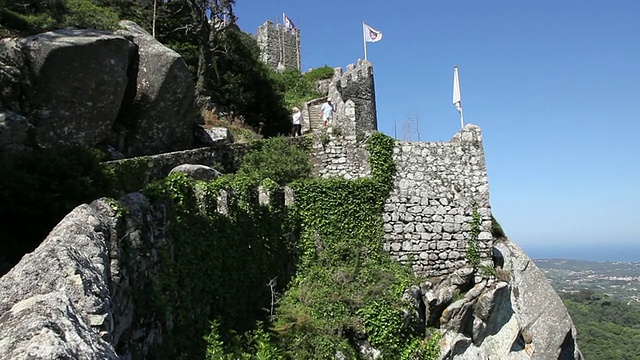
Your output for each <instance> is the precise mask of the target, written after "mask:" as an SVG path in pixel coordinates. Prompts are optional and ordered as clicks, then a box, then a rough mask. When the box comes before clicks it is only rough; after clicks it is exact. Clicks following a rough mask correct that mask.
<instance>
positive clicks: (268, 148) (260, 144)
mask: <svg viewBox="0 0 640 360" xmlns="http://www.w3.org/2000/svg"><path fill="white" fill-rule="evenodd" d="M310 173H311V165H310V164H309V153H308V150H307V149H304V148H303V145H298V144H296V143H294V142H293V141H291V140H290V139H288V138H285V137H274V138H270V139H264V140H260V141H257V142H256V143H255V148H254V149H253V150H251V151H250V152H249V153H248V154H247V155H246V156H245V157H244V158H243V159H242V163H241V165H240V168H239V169H238V174H239V175H242V176H246V177H248V178H249V179H253V182H254V183H255V184H258V183H259V182H260V181H262V180H263V179H271V180H273V181H274V182H276V183H277V184H279V185H285V184H287V183H290V182H292V181H293V180H296V179H301V178H307V177H309V175H310Z"/></svg>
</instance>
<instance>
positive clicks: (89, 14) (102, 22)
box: [0, 0, 119, 34]
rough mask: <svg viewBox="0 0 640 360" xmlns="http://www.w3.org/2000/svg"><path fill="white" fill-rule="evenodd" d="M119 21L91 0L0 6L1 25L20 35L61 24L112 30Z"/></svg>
mask: <svg viewBox="0 0 640 360" xmlns="http://www.w3.org/2000/svg"><path fill="white" fill-rule="evenodd" d="M5 1H6V0H5ZM118 20H119V19H118V16H117V15H116V14H115V13H114V12H113V11H111V10H110V9H108V8H104V7H100V6H98V5H96V4H95V3H94V2H93V1H92V0H44V1H29V0H27V1H26V3H18V2H16V1H11V0H9V1H6V7H2V8H0V25H2V26H3V27H5V28H8V29H12V30H15V31H17V32H19V33H22V34H30V33H38V32H43V31H48V30H55V29H59V28H63V27H76V28H92V29H97V30H115V29H116V28H117V24H118Z"/></svg>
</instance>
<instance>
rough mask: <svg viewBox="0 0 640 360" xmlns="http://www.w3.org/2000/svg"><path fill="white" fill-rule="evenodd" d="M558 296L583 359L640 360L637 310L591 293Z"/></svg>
mask: <svg viewBox="0 0 640 360" xmlns="http://www.w3.org/2000/svg"><path fill="white" fill-rule="evenodd" d="M561 295H562V297H563V299H564V303H565V306H566V307H567V310H568V311H569V314H570V315H571V318H572V319H573V322H574V324H575V326H576V329H577V330H578V344H579V345H580V350H581V351H582V353H583V355H584V357H585V359H589V360H633V359H640V347H638V345H639V344H640V307H638V306H634V305H627V304H626V303H624V302H622V301H620V300H617V299H615V298H613V297H611V296H607V295H603V294H598V293H596V292H594V291H592V290H581V291H579V292H577V293H561Z"/></svg>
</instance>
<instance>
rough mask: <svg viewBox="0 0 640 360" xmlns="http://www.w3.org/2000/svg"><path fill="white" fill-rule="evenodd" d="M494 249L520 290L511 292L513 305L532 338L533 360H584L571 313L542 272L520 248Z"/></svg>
mask: <svg viewBox="0 0 640 360" xmlns="http://www.w3.org/2000/svg"><path fill="white" fill-rule="evenodd" d="M495 247H496V249H498V251H500V252H501V253H502V256H503V258H504V259H505V264H504V269H507V270H509V271H511V273H512V275H513V280H512V286H513V288H517V289H518V291H517V293H516V292H515V291H512V302H513V308H514V311H515V312H516V313H517V314H518V318H519V319H518V320H519V323H520V327H521V328H522V329H526V330H527V331H528V332H530V333H531V334H533V341H532V343H531V346H532V347H533V348H534V350H533V354H532V357H531V358H532V359H540V360H542V359H582V354H581V352H580V350H579V348H578V344H577V342H576V329H575V327H574V325H573V322H572V321H571V318H570V316H569V313H568V312H567V309H566V308H565V306H564V304H563V302H562V299H560V296H558V294H557V293H556V292H555V291H554V289H553V287H552V286H551V284H550V282H549V281H548V280H547V279H546V278H545V276H544V274H543V273H542V271H540V269H538V267H537V266H536V265H535V264H534V262H533V260H531V259H530V258H529V257H528V256H527V255H526V254H525V253H524V251H522V249H521V248H520V247H519V246H518V245H517V244H515V243H513V242H509V241H508V242H500V243H497V244H496V246H495Z"/></svg>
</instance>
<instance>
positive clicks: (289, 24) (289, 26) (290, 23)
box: [282, 13, 296, 29]
mask: <svg viewBox="0 0 640 360" xmlns="http://www.w3.org/2000/svg"><path fill="white" fill-rule="evenodd" d="M282 17H283V18H284V28H285V29H295V28H296V26H295V25H294V24H293V21H291V19H289V17H288V16H287V15H285V14H284V13H283V14H282Z"/></svg>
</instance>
